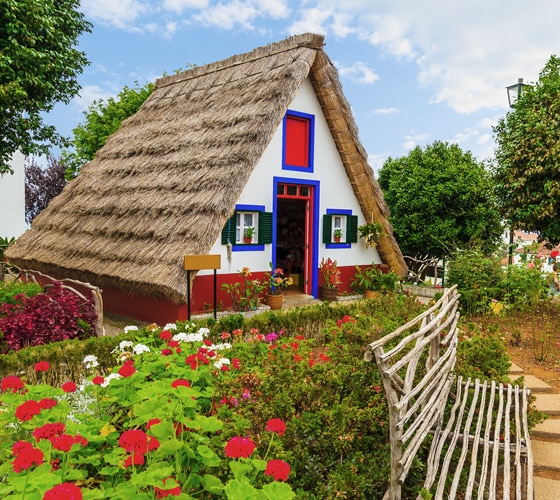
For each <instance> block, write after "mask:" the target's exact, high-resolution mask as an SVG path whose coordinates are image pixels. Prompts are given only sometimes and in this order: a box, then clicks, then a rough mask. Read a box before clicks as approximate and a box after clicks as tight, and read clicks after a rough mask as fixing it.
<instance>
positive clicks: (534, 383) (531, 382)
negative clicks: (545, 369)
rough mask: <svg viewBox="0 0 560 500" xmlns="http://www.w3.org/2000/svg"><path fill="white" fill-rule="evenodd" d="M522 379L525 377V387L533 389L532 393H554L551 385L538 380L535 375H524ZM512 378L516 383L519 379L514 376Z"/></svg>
mask: <svg viewBox="0 0 560 500" xmlns="http://www.w3.org/2000/svg"><path fill="white" fill-rule="evenodd" d="M522 377H523V385H525V387H527V388H529V389H531V392H533V393H535V392H551V391H552V387H551V386H550V385H548V384H547V383H546V382H543V381H542V380H541V379H540V378H537V377H535V376H534V375H522ZM510 378H511V380H512V381H513V382H514V383H515V381H516V380H518V379H519V377H518V376H512V377H510Z"/></svg>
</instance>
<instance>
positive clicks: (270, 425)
mask: <svg viewBox="0 0 560 500" xmlns="http://www.w3.org/2000/svg"><path fill="white" fill-rule="evenodd" d="M266 430H267V431H270V432H276V434H278V435H279V436H283V435H284V433H285V432H286V424H285V423H284V421H283V420H282V419H280V418H271V419H270V420H269V421H268V422H267V423H266Z"/></svg>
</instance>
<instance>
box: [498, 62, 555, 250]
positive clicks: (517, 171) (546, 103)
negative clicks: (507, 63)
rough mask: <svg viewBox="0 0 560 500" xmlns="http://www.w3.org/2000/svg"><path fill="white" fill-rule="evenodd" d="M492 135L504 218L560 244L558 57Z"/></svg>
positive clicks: (515, 225) (542, 72)
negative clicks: (493, 136) (494, 140)
mask: <svg viewBox="0 0 560 500" xmlns="http://www.w3.org/2000/svg"><path fill="white" fill-rule="evenodd" d="M494 133H495V134H496V142H497V150H496V165H495V166H494V175H495V179H496V182H497V188H498V196H499V199H500V202H501V207H502V211H503V215H504V217H505V218H506V219H507V220H508V221H510V222H511V223H512V225H513V227H515V228H518V229H525V230H527V231H536V232H538V233H539V237H540V240H541V241H548V242H549V243H551V244H553V245H555V244H557V243H560V203H559V201H560V58H558V57H556V56H552V57H551V58H550V59H549V61H548V62H547V64H546V66H545V67H544V69H543V70H542V71H541V73H540V75H539V81H538V82H537V83H536V84H535V85H534V86H525V87H524V88H523V92H522V93H521V97H520V98H519V100H518V101H517V102H516V104H515V108H514V109H513V110H512V111H510V112H508V113H507V114H506V116H505V117H504V118H502V119H501V120H500V121H499V122H498V125H496V127H494Z"/></svg>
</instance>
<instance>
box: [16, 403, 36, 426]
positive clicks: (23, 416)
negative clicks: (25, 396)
mask: <svg viewBox="0 0 560 500" xmlns="http://www.w3.org/2000/svg"><path fill="white" fill-rule="evenodd" d="M39 413H41V405H40V404H39V403H38V402H37V401H35V400H33V399H30V400H29V401H26V402H25V403H22V404H20V405H19V406H18V407H17V408H16V417H17V418H18V419H19V420H21V421H22V422H25V421H26V420H31V419H32V418H33V416H34V415H39Z"/></svg>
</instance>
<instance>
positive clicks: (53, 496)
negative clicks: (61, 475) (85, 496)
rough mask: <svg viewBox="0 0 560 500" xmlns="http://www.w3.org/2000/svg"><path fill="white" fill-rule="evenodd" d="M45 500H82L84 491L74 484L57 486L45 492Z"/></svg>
mask: <svg viewBox="0 0 560 500" xmlns="http://www.w3.org/2000/svg"><path fill="white" fill-rule="evenodd" d="M43 500H82V491H81V490H80V488H78V487H77V486H76V485H75V484H74V483H62V484H57V485H56V486H54V487H53V488H51V489H50V490H47V491H45V494H44V495H43Z"/></svg>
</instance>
